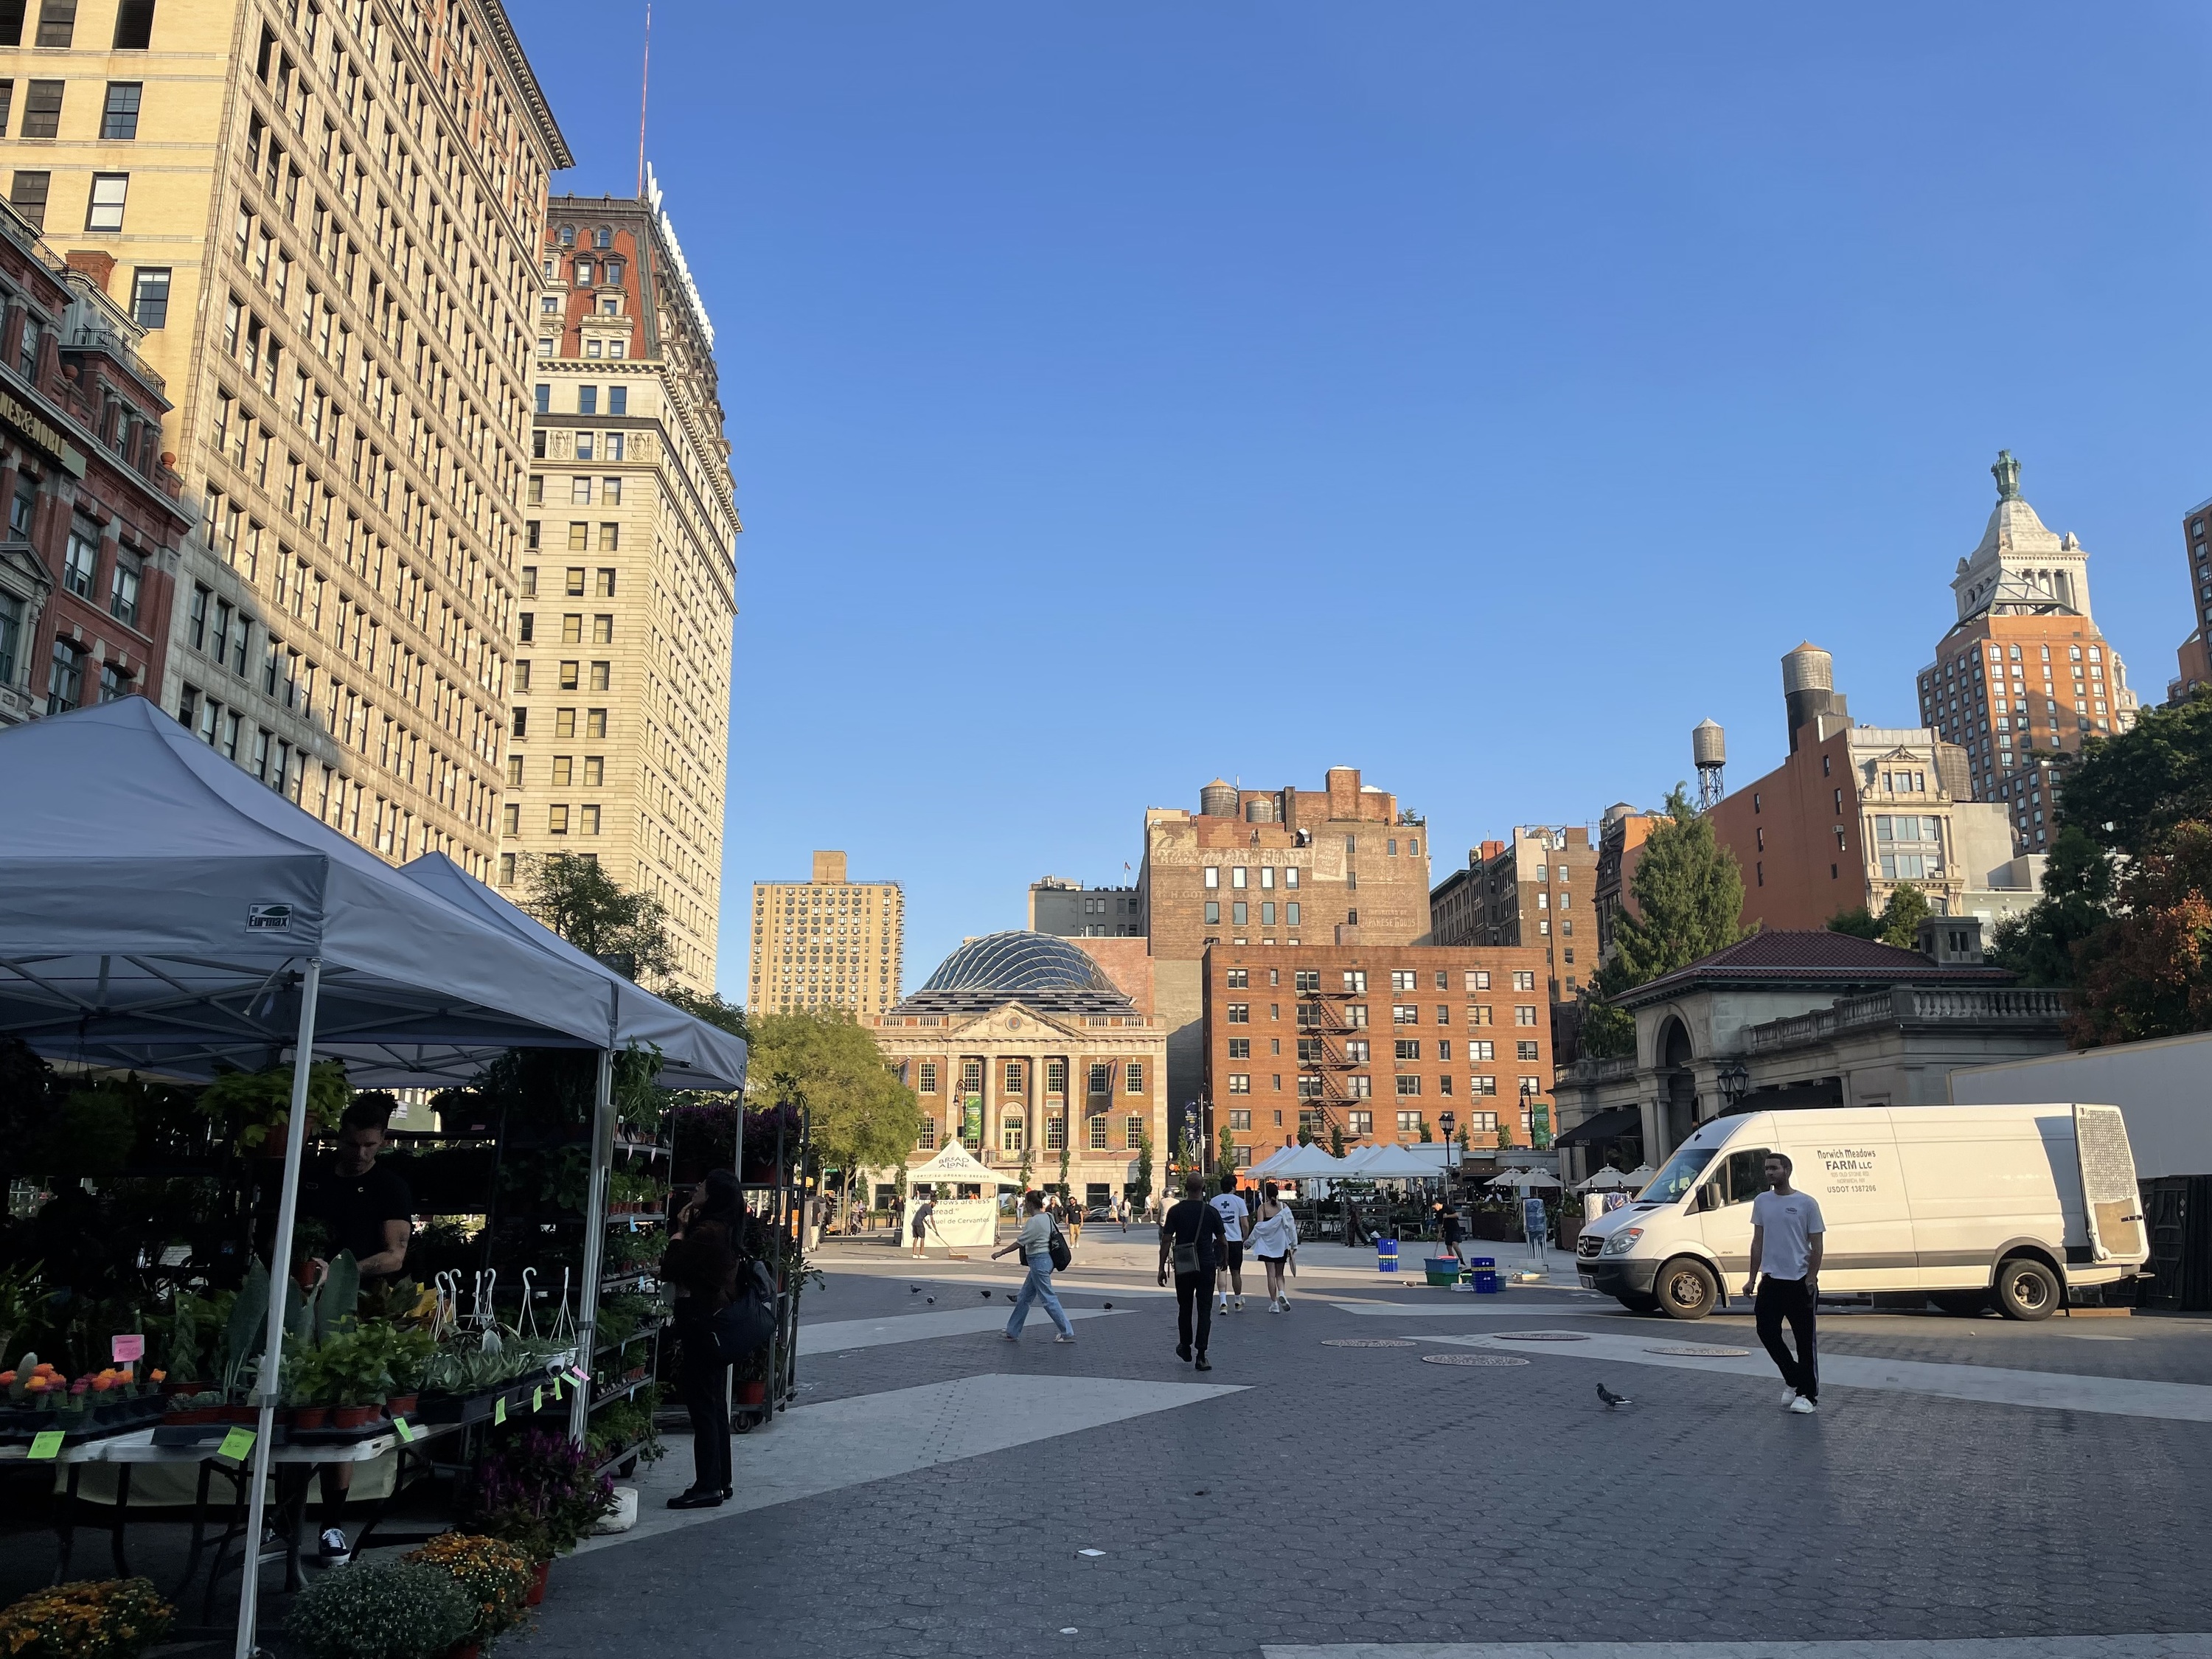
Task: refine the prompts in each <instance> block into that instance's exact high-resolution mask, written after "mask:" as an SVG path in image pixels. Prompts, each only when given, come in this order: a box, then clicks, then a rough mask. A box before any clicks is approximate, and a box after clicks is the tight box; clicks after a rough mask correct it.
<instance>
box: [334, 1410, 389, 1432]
mask: <svg viewBox="0 0 2212 1659" xmlns="http://www.w3.org/2000/svg"><path fill="white" fill-rule="evenodd" d="M383 1414H384V1407H381V1406H337V1407H332V1408H331V1427H332V1428H334V1429H359V1428H366V1427H367V1426H368V1425H369V1424H371V1423H374V1421H376V1419H378V1418H379V1417H380V1416H382V1415H383Z"/></svg>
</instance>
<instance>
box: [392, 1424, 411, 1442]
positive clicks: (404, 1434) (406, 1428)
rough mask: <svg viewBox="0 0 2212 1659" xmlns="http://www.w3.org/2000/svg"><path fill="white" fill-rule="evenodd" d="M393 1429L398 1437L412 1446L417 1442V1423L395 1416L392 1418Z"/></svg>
mask: <svg viewBox="0 0 2212 1659" xmlns="http://www.w3.org/2000/svg"><path fill="white" fill-rule="evenodd" d="M392 1431H393V1432H394V1433H396V1434H397V1435H398V1437H400V1438H401V1439H402V1440H404V1441H405V1442H406V1443H408V1444H409V1445H410V1446H411V1445H413V1444H414V1443H415V1425H413V1424H412V1423H410V1422H409V1421H408V1420H407V1419H405V1418H404V1417H395V1418H393V1419H392Z"/></svg>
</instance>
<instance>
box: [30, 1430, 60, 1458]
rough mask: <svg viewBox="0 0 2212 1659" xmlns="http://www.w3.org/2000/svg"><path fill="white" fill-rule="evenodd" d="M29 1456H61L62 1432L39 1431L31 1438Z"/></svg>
mask: <svg viewBox="0 0 2212 1659" xmlns="http://www.w3.org/2000/svg"><path fill="white" fill-rule="evenodd" d="M30 1455H32V1456H33V1457H36V1458H49V1457H59V1456H60V1455H62V1431H60V1430H59V1429H41V1430H40V1431H39V1432H38V1433H36V1434H34V1435H33V1436H32V1437H31V1452H30Z"/></svg>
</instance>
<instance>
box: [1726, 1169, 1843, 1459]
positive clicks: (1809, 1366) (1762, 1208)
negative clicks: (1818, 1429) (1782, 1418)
mask: <svg viewBox="0 0 2212 1659" xmlns="http://www.w3.org/2000/svg"><path fill="white" fill-rule="evenodd" d="M1791 1167H1792V1166H1791V1164H1790V1159H1789V1158H1787V1157H1785V1156H1784V1154H1782V1153H1780V1152H1769V1153H1768V1154H1767V1155H1766V1185H1767V1188H1768V1190H1767V1191H1765V1192H1763V1193H1761V1194H1759V1196H1758V1197H1757V1198H1754V1199H1753V1200H1751V1276H1750V1277H1749V1278H1748V1279H1746V1280H1745V1281H1744V1286H1743V1293H1744V1294H1745V1295H1746V1296H1747V1297H1751V1298H1752V1304H1751V1305H1752V1322H1753V1324H1754V1325H1755V1326H1757V1328H1758V1330H1759V1341H1760V1342H1761V1343H1762V1344H1764V1345H1765V1348H1766V1352H1768V1353H1769V1354H1770V1355H1771V1356H1772V1357H1773V1359H1774V1364H1775V1369H1777V1370H1779V1371H1780V1372H1781V1373H1782V1380H1783V1382H1784V1383H1787V1384H1789V1388H1790V1392H1789V1393H1788V1394H1786V1395H1784V1396H1783V1404H1784V1405H1786V1406H1787V1407H1790V1410H1791V1411H1793V1412H1796V1413H1797V1414H1798V1415H1799V1416H1801V1417H1809V1416H1811V1415H1812V1414H1813V1413H1814V1412H1815V1411H1817V1410H1819V1409H1820V1355H1819V1351H1818V1347H1817V1338H1816V1337H1815V1335H1814V1329H1813V1310H1814V1304H1816V1303H1817V1302H1818V1301H1819V1299H1820V1251H1821V1247H1822V1245H1823V1244H1824V1243H1826V1233H1827V1227H1826V1223H1824V1222H1823V1221H1822V1220H1821V1219H1820V1204H1819V1202H1818V1201H1817V1200H1815V1199H1814V1197H1813V1195H1812V1194H1810V1193H1801V1192H1799V1191H1798V1190H1797V1189H1796V1188H1794V1187H1792V1186H1791V1185H1790V1170H1791ZM1762 1273H1763V1274H1764V1277H1762V1276H1761V1275H1762ZM1785 1319H1786V1320H1788V1321H1789V1322H1790V1334H1791V1335H1792V1336H1794V1337H1795V1338H1796V1340H1797V1352H1796V1353H1794V1354H1793V1353H1791V1352H1790V1348H1789V1346H1788V1345H1787V1344H1786V1343H1784V1341H1783V1340H1782V1322H1783V1321H1784V1320H1785Z"/></svg>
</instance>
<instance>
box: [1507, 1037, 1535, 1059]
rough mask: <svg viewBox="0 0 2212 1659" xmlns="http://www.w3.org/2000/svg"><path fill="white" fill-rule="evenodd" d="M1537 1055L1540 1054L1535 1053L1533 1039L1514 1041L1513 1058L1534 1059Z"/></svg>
mask: <svg viewBox="0 0 2212 1659" xmlns="http://www.w3.org/2000/svg"><path fill="white" fill-rule="evenodd" d="M1539 1057H1540V1056H1539V1055H1538V1054H1537V1053H1536V1045H1535V1043H1534V1042H1533V1041H1531V1042H1516V1043H1515V1044H1514V1045H1513V1058H1514V1059H1516V1060H1535V1059H1538V1058H1539Z"/></svg>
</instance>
